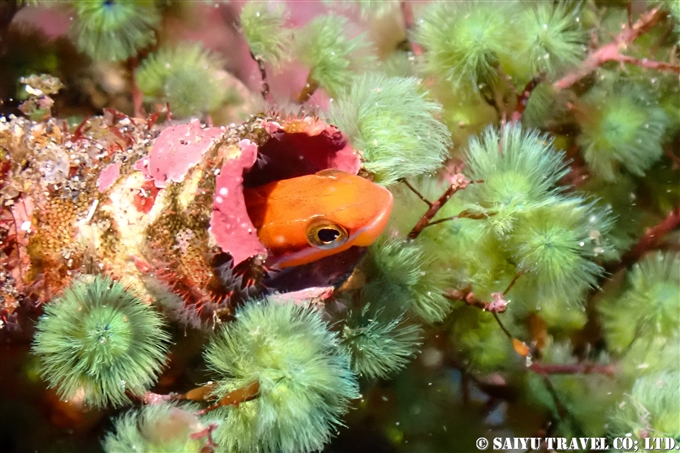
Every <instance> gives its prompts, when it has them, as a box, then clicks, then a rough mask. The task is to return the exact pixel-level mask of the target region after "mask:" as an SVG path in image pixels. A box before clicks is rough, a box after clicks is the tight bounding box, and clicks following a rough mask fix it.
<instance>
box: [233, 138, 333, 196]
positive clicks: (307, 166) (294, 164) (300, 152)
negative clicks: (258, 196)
mask: <svg viewBox="0 0 680 453" xmlns="http://www.w3.org/2000/svg"><path fill="white" fill-rule="evenodd" d="M346 144H347V138H346V137H345V136H344V135H343V134H342V133H340V132H336V133H334V134H331V133H328V132H326V131H324V132H322V133H320V134H319V135H315V136H310V135H307V134H306V133H302V132H298V133H285V132H277V133H275V134H274V135H273V136H272V138H271V139H269V140H267V142H266V143H265V144H264V145H262V146H260V149H259V156H258V160H257V163H256V164H255V165H254V166H253V168H251V169H250V171H248V173H246V174H245V175H244V177H243V187H245V188H253V187H259V186H263V185H265V184H268V183H270V182H273V181H280V180H282V179H290V178H297V177H298V176H305V175H313V174H314V173H316V172H319V171H321V170H325V169H327V168H330V167H332V166H333V164H332V163H333V160H334V159H335V157H336V154H337V152H338V151H340V150H341V149H343V148H344V147H345V145H346Z"/></svg>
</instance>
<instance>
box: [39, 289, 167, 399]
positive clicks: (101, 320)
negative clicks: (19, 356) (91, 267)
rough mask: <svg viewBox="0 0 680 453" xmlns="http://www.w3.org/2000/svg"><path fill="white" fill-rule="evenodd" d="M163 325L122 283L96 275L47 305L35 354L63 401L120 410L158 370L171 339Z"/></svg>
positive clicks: (149, 381)
mask: <svg viewBox="0 0 680 453" xmlns="http://www.w3.org/2000/svg"><path fill="white" fill-rule="evenodd" d="M162 325H163V322H162V320H161V318H160V316H159V315H158V314H157V313H156V312H155V311H154V309H153V308H152V307H151V306H149V305H146V304H144V303H143V302H142V301H140V300H139V299H137V298H136V297H135V296H134V295H133V294H131V293H130V292H128V291H127V290H126V289H125V287H123V285H121V284H120V283H117V282H112V281H111V280H109V279H108V278H104V277H94V278H93V279H92V280H91V281H88V282H85V281H81V282H79V283H76V284H75V285H73V286H72V287H71V288H68V289H67V290H65V291H64V294H63V296H61V297H59V298H58V299H55V300H53V301H52V302H50V303H49V304H47V305H45V315H44V316H43V317H42V318H40V320H39V321H38V324H37V326H36V329H37V333H36V334H35V340H34V343H33V352H34V353H35V354H37V355H38V357H39V358H40V362H41V374H42V376H43V377H44V378H45V379H46V380H47V381H48V382H49V384H50V387H56V388H57V393H58V394H59V396H60V397H61V398H63V399H72V398H75V397H78V396H81V395H82V398H83V400H84V402H85V403H86V404H90V405H92V406H95V407H104V406H107V405H113V406H121V405H123V404H125V403H128V402H129V401H130V398H129V396H128V395H127V394H131V395H135V396H141V395H143V394H144V393H145V392H146V391H147V390H148V389H149V387H151V385H152V384H153V383H154V381H155V377H156V376H157V375H158V373H159V372H160V370H161V368H162V366H163V362H164V361H165V358H166V356H165V353H166V351H167V347H166V343H167V342H168V340H169V336H168V334H167V333H165V332H164V331H163V329H162Z"/></svg>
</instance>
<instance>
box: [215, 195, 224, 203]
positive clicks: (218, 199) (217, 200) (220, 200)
mask: <svg viewBox="0 0 680 453" xmlns="http://www.w3.org/2000/svg"><path fill="white" fill-rule="evenodd" d="M215 201H216V202H218V203H222V202H223V201H224V199H223V198H222V197H220V196H219V195H218V196H216V197H215Z"/></svg>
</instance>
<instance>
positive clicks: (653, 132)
mask: <svg viewBox="0 0 680 453" xmlns="http://www.w3.org/2000/svg"><path fill="white" fill-rule="evenodd" d="M607 85H608V84H607ZM577 119H578V120H579V123H580V125H581V129H582V133H581V134H580V135H579V137H578V144H579V146H581V148H582V150H583V157H584V159H585V160H586V162H587V163H588V166H589V167H590V169H591V171H592V172H593V173H594V174H595V175H597V176H599V177H600V178H603V179H605V180H607V181H613V180H614V179H615V178H616V176H617V174H618V171H619V169H620V167H623V168H625V169H626V170H628V171H629V172H631V173H633V174H636V175H639V176H643V175H644V174H645V171H646V170H647V169H649V167H651V166H652V164H654V162H656V161H657V160H659V158H660V157H661V156H662V155H663V149H662V147H661V145H662V143H663V140H664V137H665V129H666V126H667V125H668V123H669V121H668V117H667V116H666V113H665V112H664V110H663V109H662V108H661V107H659V106H658V103H657V102H656V101H655V100H654V99H651V98H650V96H649V95H648V94H646V93H644V92H642V91H641V89H640V88H639V87H638V86H636V85H630V84H625V86H619V87H617V88H615V89H611V88H608V87H607V86H601V87H596V88H594V89H593V90H592V91H591V92H590V93H588V95H587V96H585V97H584V105H582V106H580V107H579V110H578V111H577Z"/></svg>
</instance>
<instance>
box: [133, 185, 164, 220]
mask: <svg viewBox="0 0 680 453" xmlns="http://www.w3.org/2000/svg"><path fill="white" fill-rule="evenodd" d="M159 191H160V189H159V188H158V187H156V185H155V184H154V181H152V180H149V181H145V182H144V184H142V187H140V188H139V191H138V192H137V193H136V194H135V196H134V198H133V200H132V203H133V205H134V206H135V208H137V210H138V211H139V212H142V213H144V214H148V213H149V212H150V211H151V209H152V208H153V204H154V202H155V201H156V196H157V195H158V192H159Z"/></svg>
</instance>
